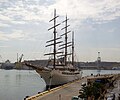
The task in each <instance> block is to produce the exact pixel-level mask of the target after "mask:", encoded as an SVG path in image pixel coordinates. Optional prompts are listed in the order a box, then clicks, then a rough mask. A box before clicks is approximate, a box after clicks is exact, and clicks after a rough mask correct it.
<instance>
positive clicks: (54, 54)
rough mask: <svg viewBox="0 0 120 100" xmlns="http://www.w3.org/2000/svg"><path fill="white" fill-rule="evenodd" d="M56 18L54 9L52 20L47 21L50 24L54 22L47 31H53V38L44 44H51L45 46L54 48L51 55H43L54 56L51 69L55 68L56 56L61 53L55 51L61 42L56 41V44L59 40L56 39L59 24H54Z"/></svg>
mask: <svg viewBox="0 0 120 100" xmlns="http://www.w3.org/2000/svg"><path fill="white" fill-rule="evenodd" d="M58 17H59V16H56V9H54V18H53V19H51V20H50V21H49V22H52V21H53V22H54V25H53V27H51V28H49V29H48V31H49V30H52V29H53V35H54V36H53V37H54V38H53V39H52V40H49V41H47V42H46V43H49V42H53V43H51V44H48V45H46V47H48V46H52V45H53V46H54V49H53V53H48V54H45V55H53V56H54V58H53V68H55V66H56V54H58V53H62V52H57V51H56V45H57V44H59V43H62V41H58V42H57V40H58V39H61V37H58V38H57V35H56V33H57V31H56V27H57V26H59V25H60V23H59V24H56V19H57V18H58Z"/></svg>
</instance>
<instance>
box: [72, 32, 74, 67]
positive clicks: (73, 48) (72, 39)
mask: <svg viewBox="0 0 120 100" xmlns="http://www.w3.org/2000/svg"><path fill="white" fill-rule="evenodd" d="M72 65H73V66H74V31H73V32H72Z"/></svg>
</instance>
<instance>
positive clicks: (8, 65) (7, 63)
mask: <svg viewBox="0 0 120 100" xmlns="http://www.w3.org/2000/svg"><path fill="white" fill-rule="evenodd" d="M14 67H15V64H14V63H11V62H10V60H6V61H5V63H2V64H1V68H2V69H6V70H10V69H13V68H14Z"/></svg>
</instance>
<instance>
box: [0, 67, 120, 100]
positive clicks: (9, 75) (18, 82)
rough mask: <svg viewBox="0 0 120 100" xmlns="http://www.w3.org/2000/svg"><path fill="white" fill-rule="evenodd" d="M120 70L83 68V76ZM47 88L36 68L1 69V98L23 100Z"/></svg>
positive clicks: (119, 71) (0, 99) (118, 71)
mask: <svg viewBox="0 0 120 100" xmlns="http://www.w3.org/2000/svg"><path fill="white" fill-rule="evenodd" d="M114 73H120V70H83V74H82V75H83V76H88V75H91V74H93V75H96V74H114ZM43 90H45V82H44V80H43V79H42V78H41V77H40V75H38V74H37V73H36V72H35V71H34V70H1V69H0V100H23V99H24V97H25V96H31V95H34V94H37V93H38V92H41V91H43Z"/></svg>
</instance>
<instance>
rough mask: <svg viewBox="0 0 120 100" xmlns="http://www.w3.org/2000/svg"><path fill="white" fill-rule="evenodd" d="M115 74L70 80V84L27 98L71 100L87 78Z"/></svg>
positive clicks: (30, 99) (91, 77) (27, 99)
mask: <svg viewBox="0 0 120 100" xmlns="http://www.w3.org/2000/svg"><path fill="white" fill-rule="evenodd" d="M112 76H114V75H101V76H89V77H84V78H82V79H80V80H76V81H74V82H70V83H68V84H65V85H62V86H59V87H56V88H53V89H51V90H48V91H44V92H42V93H39V94H36V95H34V96H31V97H28V98H26V100H71V98H72V96H78V95H79V90H80V88H81V84H82V83H83V82H87V80H88V79H89V80H90V79H91V80H93V79H96V78H105V77H107V78H109V77H112Z"/></svg>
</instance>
